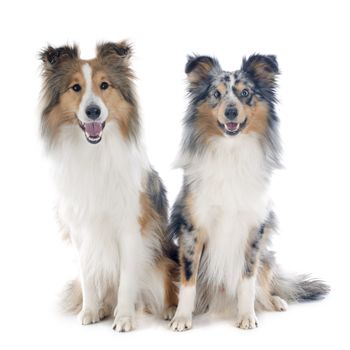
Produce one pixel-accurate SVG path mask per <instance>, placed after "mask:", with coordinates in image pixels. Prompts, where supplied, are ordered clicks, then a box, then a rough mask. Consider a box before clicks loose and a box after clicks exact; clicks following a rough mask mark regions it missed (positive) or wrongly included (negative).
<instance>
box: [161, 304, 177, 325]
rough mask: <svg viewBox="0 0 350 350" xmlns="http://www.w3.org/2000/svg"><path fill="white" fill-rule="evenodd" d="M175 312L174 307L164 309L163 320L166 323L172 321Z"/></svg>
mask: <svg viewBox="0 0 350 350" xmlns="http://www.w3.org/2000/svg"><path fill="white" fill-rule="evenodd" d="M175 312H176V306H169V307H168V308H166V309H165V310H164V313H163V318H164V320H166V321H170V320H172V319H173V317H174V315H175Z"/></svg>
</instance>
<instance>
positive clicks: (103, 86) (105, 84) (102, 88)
mask: <svg viewBox="0 0 350 350" xmlns="http://www.w3.org/2000/svg"><path fill="white" fill-rule="evenodd" d="M108 87H109V84H108V83H107V82H105V81H104V82H102V83H101V85H100V89H101V90H107V89H108Z"/></svg>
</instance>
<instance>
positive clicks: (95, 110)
mask: <svg viewBox="0 0 350 350" xmlns="http://www.w3.org/2000/svg"><path fill="white" fill-rule="evenodd" d="M85 113H86V115H87V116H88V117H89V118H90V119H93V120H96V119H97V118H98V117H99V116H100V114H101V108H100V107H99V106H96V105H90V106H88V107H87V108H86V110H85Z"/></svg>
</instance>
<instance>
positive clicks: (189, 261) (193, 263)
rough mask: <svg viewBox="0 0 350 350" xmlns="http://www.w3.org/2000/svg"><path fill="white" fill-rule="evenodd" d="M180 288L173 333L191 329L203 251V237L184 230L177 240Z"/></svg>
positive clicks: (196, 232) (197, 233)
mask: <svg viewBox="0 0 350 350" xmlns="http://www.w3.org/2000/svg"><path fill="white" fill-rule="evenodd" d="M179 249H180V254H179V255H180V273H181V286H180V293H179V304H178V307H177V310H176V313H175V316H174V318H173V320H172V321H171V322H170V327H171V328H172V329H173V330H174V331H184V330H187V329H191V328H192V312H193V310H194V307H195V298H196V283H197V274H198V268H199V261H200V257H201V255H202V250H203V237H202V236H201V235H200V231H199V230H196V229H194V228H193V227H192V226H191V227H190V229H184V230H183V231H182V232H181V235H180V240H179Z"/></svg>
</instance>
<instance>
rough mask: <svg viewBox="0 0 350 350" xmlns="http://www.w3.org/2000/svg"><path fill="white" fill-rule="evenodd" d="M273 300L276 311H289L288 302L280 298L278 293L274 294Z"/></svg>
mask: <svg viewBox="0 0 350 350" xmlns="http://www.w3.org/2000/svg"><path fill="white" fill-rule="evenodd" d="M271 301H272V304H273V306H274V309H275V310H276V311H287V309H288V304H287V302H286V301H285V300H283V299H282V298H280V297H279V296H277V295H274V296H272V297H271Z"/></svg>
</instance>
